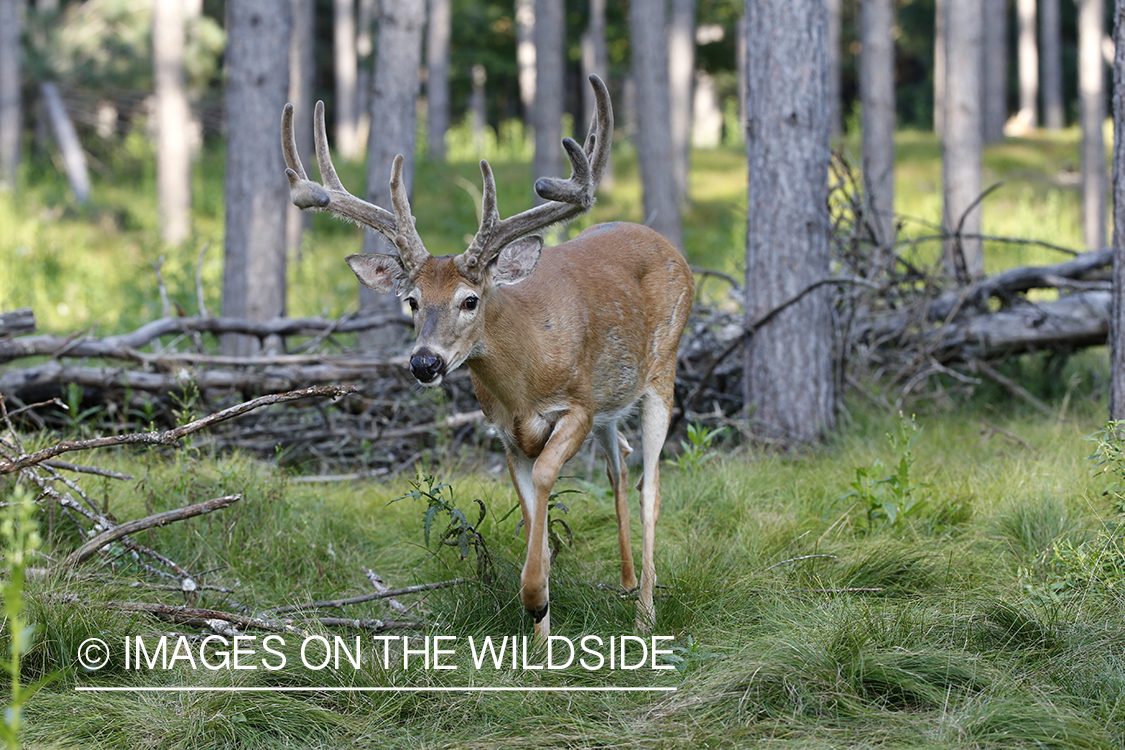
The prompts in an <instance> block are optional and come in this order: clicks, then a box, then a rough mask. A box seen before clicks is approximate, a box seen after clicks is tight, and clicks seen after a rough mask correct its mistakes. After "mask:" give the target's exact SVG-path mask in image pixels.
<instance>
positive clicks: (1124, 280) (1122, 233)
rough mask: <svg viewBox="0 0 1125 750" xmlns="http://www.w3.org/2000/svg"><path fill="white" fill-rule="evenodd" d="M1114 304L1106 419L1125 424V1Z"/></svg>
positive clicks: (1116, 122) (1116, 31)
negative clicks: (1107, 415) (1124, 422)
mask: <svg viewBox="0 0 1125 750" xmlns="http://www.w3.org/2000/svg"><path fill="white" fill-rule="evenodd" d="M1113 16H1114V23H1113V41H1114V43H1115V45H1114V46H1115V51H1114V58H1113V198H1114V200H1113V303H1112V308H1111V310H1110V317H1109V352H1110V355H1109V360H1110V374H1109V418H1110V419H1112V420H1116V421H1120V420H1125V0H1116V2H1115V4H1114V12H1113Z"/></svg>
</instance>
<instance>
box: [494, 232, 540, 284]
mask: <svg viewBox="0 0 1125 750" xmlns="http://www.w3.org/2000/svg"><path fill="white" fill-rule="evenodd" d="M542 250H543V238H542V237H540V236H539V235H537V234H533V235H531V236H530V237H521V238H520V239H518V240H516V241H514V242H509V243H508V244H507V245H505V246H504V249H503V250H501V251H500V254H499V255H497V256H496V259H495V260H493V261H492V263H491V264H489V272H490V275H491V278H492V283H494V284H496V285H498V286H500V285H505V284H518V283H520V282H521V281H523V280H524V279H526V278H527V277H528V276H530V275H531V272H532V271H534V270H535V267H536V266H537V265H539V253H540V252H541V251H542Z"/></svg>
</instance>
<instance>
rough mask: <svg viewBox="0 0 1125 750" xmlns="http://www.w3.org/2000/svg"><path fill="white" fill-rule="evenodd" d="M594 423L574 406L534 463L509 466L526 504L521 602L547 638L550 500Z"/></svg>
mask: <svg viewBox="0 0 1125 750" xmlns="http://www.w3.org/2000/svg"><path fill="white" fill-rule="evenodd" d="M592 423H593V421H592V418H591V417H590V415H589V414H587V413H585V412H582V411H578V410H573V409H572V410H571V411H568V412H566V413H564V414H563V415H562V416H561V417H559V420H558V421H557V422H556V423H555V426H554V428H553V429H552V430H551V435H550V437H549V438H547V443H546V445H545V446H544V447H543V450H542V452H541V453H540V454H539V456H538V457H537V458H536V459H535V461H534V463H531V462H530V460H529V459H526V458H525V457H524V456H518V457H514V458H512V459H509V465H510V466H515V467H516V468H514V469H513V470H512V477H513V479H514V480H515V483H516V488H517V491H518V492H519V495H520V502H521V503H522V505H523V512H524V519H525V521H526V524H525V527H526V529H527V560H526V561H525V562H524V566H523V574H522V575H521V576H520V601H521V602H522V603H523V606H524V608H525V609H526V610H527V611H528V612H529V613H530V614H531V616H532V618H533V619H534V620H535V634H536V635H537V636H539V637H540V638H546V637H547V636H548V635H549V634H550V630H551V618H550V613H549V612H548V605H549V595H548V584H547V577H548V574H549V572H550V568H551V553H550V549H549V547H548V536H547V503H548V502H549V500H550V497H551V490H552V489H553V488H554V486H555V480H557V479H558V477H559V471H560V470H561V469H562V466H563V464H565V463H566V462H567V461H569V460H570V459H571V458H573V457H574V454H576V453H577V452H578V449H579V448H581V447H582V441H583V440H585V439H586V436H587V435H588V434H590V427H591V425H592ZM529 464H530V466H529ZM528 468H530V471H528ZM517 474H519V476H517Z"/></svg>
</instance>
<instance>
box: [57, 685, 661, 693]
mask: <svg viewBox="0 0 1125 750" xmlns="http://www.w3.org/2000/svg"><path fill="white" fill-rule="evenodd" d="M676 690H678V688H674V687H612V686H571V687H543V686H537V687H514V686H503V687H497V686H488V685H480V686H474V685H464V686H460V687H436V686H421V687H340V686H335V687H282V686H277V687H265V686H248V687H234V686H221V685H217V686H211V687H208V686H201V687H120V686H118V687H91V686H77V687H75V688H74V691H75V692H76V693H516V692H519V693H641V692H658V693H674V692H676Z"/></svg>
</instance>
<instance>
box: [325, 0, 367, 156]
mask: <svg viewBox="0 0 1125 750" xmlns="http://www.w3.org/2000/svg"><path fill="white" fill-rule="evenodd" d="M332 11H333V13H332V19H333V25H332V44H333V47H334V50H335V54H334V59H335V67H336V148H338V149H339V150H340V153H341V154H342V155H343V156H344V158H346V159H356V158H358V157H359V154H360V141H359V108H358V104H359V88H358V86H357V80H358V71H359V68H358V57H357V54H356V30H355V0H333V3H332Z"/></svg>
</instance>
